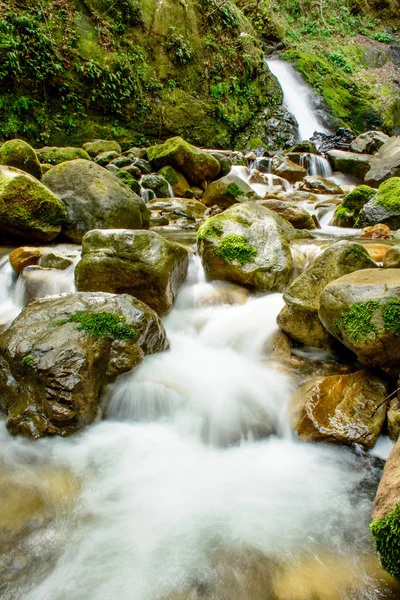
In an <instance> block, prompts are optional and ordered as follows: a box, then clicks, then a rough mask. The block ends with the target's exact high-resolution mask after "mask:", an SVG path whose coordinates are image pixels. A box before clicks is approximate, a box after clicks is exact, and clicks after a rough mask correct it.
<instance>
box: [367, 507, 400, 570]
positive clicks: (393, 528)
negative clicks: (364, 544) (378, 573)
mask: <svg viewBox="0 0 400 600" xmlns="http://www.w3.org/2000/svg"><path fill="white" fill-rule="evenodd" d="M370 529H371V533H372V535H373V537H374V540H375V545H376V549H377V551H378V552H379V555H380V559H381V562H382V566H383V567H384V568H385V569H386V570H387V571H388V572H389V573H390V574H391V575H393V576H394V577H397V578H400V503H398V504H396V505H395V506H394V507H393V508H392V510H391V511H390V512H389V513H388V514H387V515H386V517H385V518H384V519H377V520H375V521H372V523H371V524H370Z"/></svg>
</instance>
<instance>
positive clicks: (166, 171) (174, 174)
mask: <svg viewBox="0 0 400 600" xmlns="http://www.w3.org/2000/svg"><path fill="white" fill-rule="evenodd" d="M158 174H159V175H161V176H162V177H164V179H165V180H166V181H167V182H168V183H169V185H170V186H171V187H172V190H173V192H174V195H175V196H177V197H178V198H183V197H184V195H185V192H187V191H188V190H189V188H190V185H189V182H188V180H187V179H186V177H184V175H182V173H180V172H179V171H177V170H176V169H174V167H171V166H166V167H163V168H162V169H160V171H159V172H158Z"/></svg>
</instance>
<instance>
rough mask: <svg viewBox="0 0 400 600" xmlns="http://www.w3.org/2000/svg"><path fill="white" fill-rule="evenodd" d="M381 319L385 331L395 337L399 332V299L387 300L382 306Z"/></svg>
mask: <svg viewBox="0 0 400 600" xmlns="http://www.w3.org/2000/svg"><path fill="white" fill-rule="evenodd" d="M382 319H383V326H384V328H385V331H388V332H389V331H391V332H393V333H394V334H395V335H398V333H399V332H400V299H395V300H389V301H388V302H386V304H384V305H383V306H382Z"/></svg>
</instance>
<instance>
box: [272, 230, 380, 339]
mask: <svg viewBox="0 0 400 600" xmlns="http://www.w3.org/2000/svg"><path fill="white" fill-rule="evenodd" d="M376 266H377V265H376V264H375V263H374V262H373V260H372V259H371V258H370V256H369V254H368V252H367V250H366V249H365V248H364V247H363V246H361V245H360V244H356V243H354V242H347V241H341V242H336V243H335V244H332V246H329V247H328V248H327V249H326V250H325V251H324V252H323V253H322V254H320V255H319V256H318V257H317V258H316V259H315V261H314V262H313V263H312V264H311V266H309V267H308V268H307V269H306V270H305V271H304V272H303V273H302V274H301V275H299V277H297V278H296V279H295V280H294V282H293V283H292V284H291V285H290V286H289V288H288V289H287V291H286V292H285V294H284V296H283V299H284V300H285V303H286V306H284V308H283V309H282V310H281V312H280V313H279V315H278V319H277V320H278V325H279V327H280V328H281V329H283V331H284V332H285V333H287V334H288V335H289V336H290V337H291V338H293V339H294V340H296V341H298V342H301V343H302V344H306V345H307V346H316V347H317V348H329V347H330V346H331V345H332V342H333V339H332V337H331V336H330V335H329V333H328V331H326V329H325V328H324V326H323V324H322V323H321V321H320V319H319V315H318V311H319V308H320V297H321V294H322V292H323V290H324V289H325V287H326V286H327V285H328V283H330V282H331V281H334V280H336V279H338V278H339V277H341V276H342V275H345V274H346V273H353V271H358V270H359V269H371V268H374V267H376Z"/></svg>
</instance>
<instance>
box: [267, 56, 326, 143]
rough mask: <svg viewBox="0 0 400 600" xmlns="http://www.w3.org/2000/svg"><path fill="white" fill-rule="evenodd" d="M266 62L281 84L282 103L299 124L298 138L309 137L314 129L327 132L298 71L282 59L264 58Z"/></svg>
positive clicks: (304, 138) (305, 138)
mask: <svg viewBox="0 0 400 600" xmlns="http://www.w3.org/2000/svg"><path fill="white" fill-rule="evenodd" d="M266 63H267V65H268V67H269V69H270V71H271V72H272V74H273V75H275V77H276V78H277V79H278V81H279V83H280V85H281V88H282V91H283V103H284V105H285V106H286V108H287V109H288V111H289V112H290V113H292V115H293V116H294V117H295V119H296V121H297V123H298V124H299V134H300V139H301V140H307V139H310V137H311V136H312V135H313V133H314V131H322V132H326V133H328V130H327V129H326V128H325V127H324V125H323V124H322V123H321V122H320V121H319V119H318V118H317V116H316V114H315V108H314V107H313V105H312V101H311V94H310V89H309V88H308V86H307V85H306V84H305V83H304V82H303V80H302V79H301V77H300V75H299V73H297V71H296V70H295V69H294V68H293V67H292V66H291V65H290V64H288V63H287V62H285V61H283V60H279V59H276V58H270V59H266Z"/></svg>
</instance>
